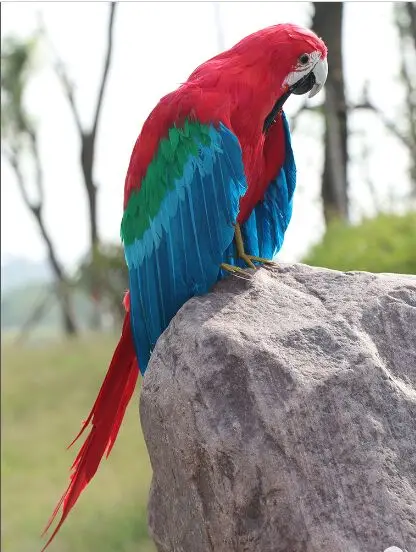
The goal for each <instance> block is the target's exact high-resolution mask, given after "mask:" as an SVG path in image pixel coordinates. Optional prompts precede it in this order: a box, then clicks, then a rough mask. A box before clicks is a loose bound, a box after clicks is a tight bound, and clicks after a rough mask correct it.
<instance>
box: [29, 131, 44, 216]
mask: <svg viewBox="0 0 416 552" xmlns="http://www.w3.org/2000/svg"><path fill="white" fill-rule="evenodd" d="M29 136H30V145H31V149H32V155H33V159H34V162H35V171H36V178H35V181H36V187H37V189H38V197H39V204H40V205H41V206H42V205H43V203H44V200H45V190H44V186H43V170H42V164H41V161H40V154H39V147H38V138H37V135H36V133H35V132H34V131H33V130H31V131H29Z"/></svg>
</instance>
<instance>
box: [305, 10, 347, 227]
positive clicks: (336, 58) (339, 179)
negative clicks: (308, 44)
mask: <svg viewBox="0 0 416 552" xmlns="http://www.w3.org/2000/svg"><path fill="white" fill-rule="evenodd" d="M314 8H315V14H314V17H313V23H312V27H313V30H314V31H315V33H316V34H317V35H318V36H320V37H322V39H323V40H324V41H325V43H326V45H327V46H328V64H329V73H328V79H327V81H326V85H325V106H324V116H325V138H324V144H325V161H324V170H323V174H322V187H321V196H322V201H323V211H324V217H325V222H326V224H327V225H328V223H330V222H331V221H332V220H333V219H334V218H337V219H341V220H348V179H347V164H348V152H347V137H348V130H347V106H346V101H345V88H344V73H343V65H342V62H343V52H342V40H343V38H342V37H343V35H342V31H343V29H342V20H343V8H344V5H343V3H342V2H314Z"/></svg>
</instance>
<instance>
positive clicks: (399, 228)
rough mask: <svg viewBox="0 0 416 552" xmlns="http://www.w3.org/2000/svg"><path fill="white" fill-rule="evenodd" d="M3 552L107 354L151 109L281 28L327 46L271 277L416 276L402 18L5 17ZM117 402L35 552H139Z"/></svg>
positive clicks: (408, 12)
mask: <svg viewBox="0 0 416 552" xmlns="http://www.w3.org/2000/svg"><path fill="white" fill-rule="evenodd" d="M1 15H2V17H1V112H2V113H1V196H2V201H1V284H2V285H1V329H2V368H3V369H2V406H1V408H2V457H1V462H2V549H3V550H5V551H6V552H24V551H28V552H29V551H30V552H31V551H34V550H39V546H40V539H39V534H40V532H41V529H42V528H43V526H44V525H45V522H46V521H47V519H48V517H49V515H50V513H51V511H52V509H53V507H54V505H55V502H56V501H57V499H58V498H59V496H60V495H61V493H62V492H63V490H64V488H65V487H66V485H67V481H68V468H69V466H70V464H71V463H72V460H73V457H74V454H75V452H76V451H72V450H71V451H70V452H66V451H65V446H66V444H67V443H68V442H69V441H70V440H71V438H72V437H73V436H74V434H75V433H76V432H77V431H78V428H79V424H80V423H81V421H82V420H83V419H84V418H85V417H86V415H87V414H88V412H89V409H90V407H91V406H92V403H93V401H94V399H95V396H96V393H97V391H98V388H99V386H100V384H101V381H102V379H103V377H104V374H105V372H106V369H107V365H108V362H109V359H110V357H111V353H112V350H113V347H114V345H115V343H116V341H117V335H118V332H119V329H120V321H121V317H122V308H121V298H122V296H123V291H124V290H125V289H126V287H127V274H126V269H125V266H124V258H123V252H122V249H121V247H120V240H119V226H120V221H121V216H122V198H123V186H124V177H125V173H126V169H127V166H128V162H129V158H130V154H131V151H132V147H133V145H134V142H135V140H136V138H137V135H138V134H139V132H140V128H141V125H142V124H143V122H144V120H145V119H146V117H147V115H148V114H149V112H150V111H151V110H152V109H153V107H154V106H155V104H156V103H157V101H158V100H159V98H160V97H162V96H163V95H164V94H166V93H168V92H169V91H171V90H173V89H174V88H176V87H177V86H178V85H179V84H180V83H181V82H183V81H184V80H186V78H187V77H188V75H189V74H190V73H191V72H192V70H193V69H194V68H195V67H196V66H198V65H199V64H200V63H201V62H203V61H205V60H206V59H208V58H210V57H212V56H213V55H215V54H216V53H218V52H220V51H222V50H224V49H226V48H228V47H230V46H232V45H233V44H234V43H235V42H237V41H238V40H240V39H241V38H243V37H244V36H245V35H247V34H249V33H251V32H253V31H256V30H259V29H261V28H263V27H267V26H269V25H272V24H276V23H281V22H293V23H298V24H300V25H303V26H307V27H311V28H313V29H314V30H315V31H316V32H317V34H318V35H319V36H321V37H322V38H323V39H324V40H325V42H326V43H327V45H328V49H329V57H328V61H329V77H328V81H327V85H326V87H325V92H324V93H321V94H319V95H318V96H317V97H315V98H313V99H312V100H308V101H305V99H304V98H302V97H292V98H291V99H290V101H289V102H288V103H287V104H286V105H285V110H286V113H287V114H288V116H289V119H290V123H291V128H292V136H293V146H294V151H295V156H296V163H297V166H298V188H297V191H296V194H295V203H294V214H293V218H292V222H291V225H290V226H289V230H288V232H287V235H286V240H285V244H284V247H283V248H282V250H281V252H280V253H279V255H278V260H281V261H289V262H290V261H303V262H307V263H309V264H312V265H317V266H326V267H330V268H335V269H340V270H368V271H372V272H398V273H410V274H415V273H416V202H415V200H416V4H415V3H408V2H397V3H393V2H346V3H335V2H325V3H320V2H318V3H312V2H290V3H289V2H259V1H256V2H224V3H222V2H218V3H215V2H163V3H162V2H161V3H156V2H137V3H131V2H120V3H117V4H114V3H112V4H110V3H105V2H73V3H72V2H66V3H65V2H62V3H61V2H45V3H43V2H30V3H25V2H2V4H1ZM150 477H151V468H150V465H149V461H148V458H147V452H146V448H145V445H144V442H143V439H142V437H141V434H140V426H139V420H138V411H137V400H136V401H133V404H132V405H131V406H130V409H129V410H128V413H127V419H126V423H125V424H124V426H123V427H122V430H121V432H120V436H119V439H118V443H117V446H116V447H115V449H114V451H113V452H112V455H111V457H110V459H109V460H108V461H105V462H103V465H102V467H101V469H100V470H99V473H98V475H97V477H96V479H95V480H94V482H93V484H92V485H91V486H90V487H89V488H88V490H87V491H86V493H85V494H84V496H83V498H82V499H81V500H80V502H79V504H78V505H77V507H76V509H75V510H74V512H73V513H72V514H71V516H70V518H69V519H68V521H67V522H66V524H65V525H64V527H63V529H62V531H61V532H60V534H59V536H58V538H57V539H56V540H55V541H54V543H53V544H52V545H51V548H50V550H51V552H53V551H54V550H55V551H56V552H58V551H61V552H67V551H75V550H76V551H77V552H83V551H90V550H100V551H101V552H107V551H108V552H110V551H114V550H117V551H119V552H130V551H133V550H134V551H136V552H137V551H138V550H139V551H143V552H147V551H151V550H154V548H153V545H152V544H151V542H150V540H149V538H148V536H147V529H146V500H147V493H148V489H149V484H150Z"/></svg>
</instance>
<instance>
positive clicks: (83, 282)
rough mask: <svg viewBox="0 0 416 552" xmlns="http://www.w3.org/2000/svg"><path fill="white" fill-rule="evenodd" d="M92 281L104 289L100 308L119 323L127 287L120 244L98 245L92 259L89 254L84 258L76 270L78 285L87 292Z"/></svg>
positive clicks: (124, 264)
mask: <svg viewBox="0 0 416 552" xmlns="http://www.w3.org/2000/svg"><path fill="white" fill-rule="evenodd" d="M93 282H95V284H96V285H97V284H98V285H99V286H100V288H101V289H104V290H105V294H104V297H103V301H102V303H103V304H102V308H103V309H105V310H106V311H107V312H108V313H109V314H110V315H111V316H112V317H113V318H114V321H115V322H116V324H120V323H121V322H122V321H123V318H124V314H125V313H124V307H123V304H122V301H121V299H122V297H123V294H124V293H125V291H126V290H127V289H128V287H129V282H128V270H127V265H126V262H125V259H124V249H123V247H122V246H121V245H111V244H106V245H100V246H99V247H98V248H97V250H96V254H95V257H94V259H93V260H92V259H91V258H90V257H89V256H87V257H86V258H85V259H84V261H83V262H82V263H81V265H80V267H79V270H78V284H79V287H80V288H81V289H84V290H86V291H87V293H88V292H89V291H90V290H91V286H92V285H93Z"/></svg>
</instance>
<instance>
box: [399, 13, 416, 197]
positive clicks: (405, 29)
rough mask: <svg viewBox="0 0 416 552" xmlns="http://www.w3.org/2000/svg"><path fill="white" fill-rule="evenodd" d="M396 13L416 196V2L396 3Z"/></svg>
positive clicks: (411, 165) (406, 134) (415, 195)
mask: <svg viewBox="0 0 416 552" xmlns="http://www.w3.org/2000/svg"><path fill="white" fill-rule="evenodd" d="M394 15H395V21H396V25H397V29H398V31H399V40H400V53H401V56H400V74H401V78H402V81H403V84H404V86H405V88H406V102H405V105H404V106H403V108H404V113H403V115H404V117H403V118H404V120H405V122H406V124H405V131H404V136H405V137H406V140H405V141H404V142H405V145H406V146H407V149H408V152H409V156H410V178H411V182H412V195H413V196H414V197H416V3H414V2H397V3H395V5H394ZM402 142H403V140H402Z"/></svg>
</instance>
